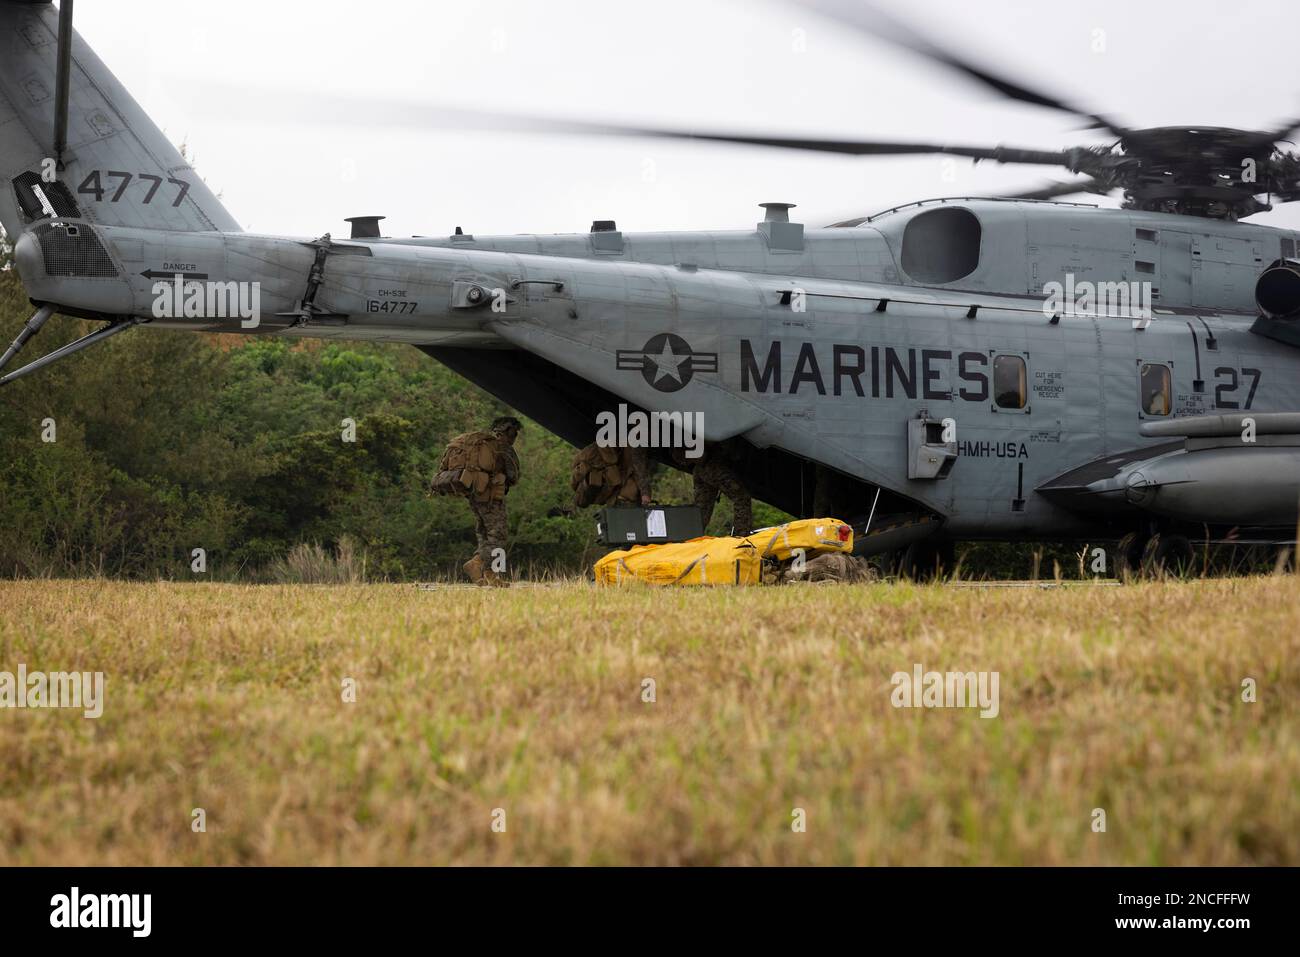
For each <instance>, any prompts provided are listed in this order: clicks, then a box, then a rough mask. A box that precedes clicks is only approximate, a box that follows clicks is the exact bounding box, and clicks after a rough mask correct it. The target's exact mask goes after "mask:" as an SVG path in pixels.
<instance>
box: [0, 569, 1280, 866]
mask: <svg viewBox="0 0 1300 957" xmlns="http://www.w3.org/2000/svg"><path fill="white" fill-rule="evenodd" d="M1298 585H1300V582H1297V580H1296V579H1295V578H1294V577H1266V578H1253V579H1235V580H1219V581H1204V582H1190V583H1160V584H1150V583H1148V584H1135V585H1127V586H1123V587H1104V586H1096V587H1092V586H1087V585H1079V586H1065V587H1060V588H954V587H945V586H910V585H891V584H873V585H863V586H842V585H841V586H806V585H805V586H797V585H796V586H786V587H780V588H775V587H774V588H762V589H758V588H755V589H748V590H728V589H719V590H713V591H707V592H706V591H686V590H680V591H673V592H667V591H657V590H650V589H643V588H638V589H629V590H624V591H619V592H614V591H600V590H597V589H596V588H595V587H594V586H589V585H586V584H585V583H572V584H561V585H547V586H534V587H526V586H525V587H516V588H514V589H511V590H509V591H497V590H492V591H481V590H475V589H472V588H469V587H454V586H449V587H441V588H436V589H429V590H421V589H419V588H417V587H415V586H411V585H405V586H402V585H358V586H333V587H331V586H283V587H280V586H260V587H259V586H235V585H217V584H169V583H159V584H123V583H113V582H98V581H77V582H63V581H40V582H7V583H3V584H0V608H3V609H4V613H3V618H2V619H0V671H10V672H15V671H16V670H17V666H18V665H19V664H20V663H21V664H25V665H26V666H27V668H28V669H29V670H36V669H43V670H46V671H62V670H73V669H77V670H90V671H103V672H104V673H105V676H106V690H105V707H104V713H103V716H102V717H100V718H99V719H97V720H90V719H86V718H84V717H82V716H81V714H80V712H75V713H74V712H71V711H52V710H44V711H37V710H9V709H6V710H0V865H11V864H272V863H274V864H316V863H320V864H342V865H346V864H453V863H454V864H1067V863H1075V862H1078V863H1095V864H1300V721H1298V720H1297V719H1298V716H1300V588H1298ZM918 663H919V664H921V665H923V666H924V667H925V668H926V669H933V670H939V671H948V670H952V671H981V670H988V671H997V672H998V673H999V675H1000V711H999V714H998V716H997V717H996V718H988V719H985V718H981V717H980V716H979V715H978V713H976V711H974V710H959V709H949V710H926V709H910V710H909V709H896V708H894V707H893V706H892V705H891V702H890V698H891V691H892V690H893V689H892V685H891V683H890V676H891V675H892V674H893V673H894V672H896V671H908V672H910V671H911V670H912V667H913V665H915V664H918ZM348 678H350V679H354V680H355V682H356V701H355V702H354V703H347V702H345V701H344V700H343V694H342V688H343V682H344V680H345V679H348ZM646 678H651V679H653V680H654V682H655V697H656V700H655V701H654V702H652V703H651V702H646V701H643V700H642V697H643V692H642V689H643V679H646ZM1246 678H1253V679H1254V680H1255V682H1257V688H1258V700H1257V701H1256V702H1254V703H1246V702H1243V701H1242V692H1241V685H1242V681H1243V679H1246ZM195 808H202V809H204V812H205V814H206V831H204V832H196V831H195V830H193V829H192V826H191V822H192V817H191V815H192V811H193V809H195ZM498 808H499V809H502V810H503V811H504V814H505V819H504V820H505V831H504V833H501V832H494V831H493V829H492V826H491V825H492V822H493V812H494V809H498ZM794 808H802V809H803V810H804V813H805V815H806V825H807V827H806V831H804V832H802V833H800V832H796V831H794V830H792V827H791V822H792V820H793V818H792V812H793V809H794ZM1094 808H1102V809H1104V810H1105V812H1106V830H1105V831H1104V832H1103V833H1098V832H1094V830H1093V826H1092V825H1093V820H1094V818H1093V809H1094ZM499 819H500V818H499V816H498V820H499Z"/></svg>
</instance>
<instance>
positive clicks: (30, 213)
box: [14, 170, 81, 223]
mask: <svg viewBox="0 0 1300 957" xmlns="http://www.w3.org/2000/svg"><path fill="white" fill-rule="evenodd" d="M14 197H15V198H16V199H17V200H18V208H19V209H21V210H22V212H23V218H24V219H25V220H26V221H27V222H29V223H34V222H36V220H38V219H45V218H46V217H47V216H63V217H67V218H68V219H80V218H81V210H80V209H79V208H78V207H77V201H76V200H74V199H73V198H72V194H71V193H69V192H68V187H66V186H64V185H63V184H62V183H59V182H54V183H46V182H44V181H43V180H42V179H41V177H40V174H39V173H33V172H31V171H30V170H29V171H28V172H26V173H20V174H19V175H17V176H15V177H14Z"/></svg>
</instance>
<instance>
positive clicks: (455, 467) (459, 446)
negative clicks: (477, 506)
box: [430, 432, 508, 503]
mask: <svg viewBox="0 0 1300 957" xmlns="http://www.w3.org/2000/svg"><path fill="white" fill-rule="evenodd" d="M501 452H502V449H501V438H500V436H498V435H497V434H496V433H495V432H466V433H464V434H463V435H458V436H456V437H455V438H454V439H452V440H451V442H450V443H448V445H447V451H445V452H443V453H442V460H441V461H440V462H439V463H438V474H437V475H435V476H434V478H433V484H432V485H431V486H430V490H431V491H432V492H433V493H434V494H435V495H463V496H465V497H466V498H469V499H472V500H473V501H475V502H483V503H486V502H500V501H502V500H504V499H505V497H506V489H507V481H508V480H507V476H506V472H505V469H504V468H503V467H502V463H501V460H500V455H501Z"/></svg>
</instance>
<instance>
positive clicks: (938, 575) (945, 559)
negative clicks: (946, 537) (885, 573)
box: [894, 541, 957, 582]
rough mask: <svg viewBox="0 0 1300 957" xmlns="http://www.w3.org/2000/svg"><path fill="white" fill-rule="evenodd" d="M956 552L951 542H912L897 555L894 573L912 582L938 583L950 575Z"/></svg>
mask: <svg viewBox="0 0 1300 957" xmlns="http://www.w3.org/2000/svg"><path fill="white" fill-rule="evenodd" d="M956 552H957V549H956V546H955V545H954V544H953V543H952V542H928V541H921V542H913V543H912V544H911V545H908V546H907V547H906V548H905V549H903V550H902V551H901V552H899V553H898V558H897V561H896V563H895V565H894V571H895V573H896V574H897V575H898V577H899V578H906V579H908V580H910V581H914V582H931V581H940V580H942V579H943V578H945V577H947V576H948V575H951V574H952V570H953V567H954V566H955V564H956Z"/></svg>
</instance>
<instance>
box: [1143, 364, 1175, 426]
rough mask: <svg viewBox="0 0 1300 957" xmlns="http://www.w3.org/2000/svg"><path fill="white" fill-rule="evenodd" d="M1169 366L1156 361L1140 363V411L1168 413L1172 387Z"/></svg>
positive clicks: (1153, 413) (1152, 413)
mask: <svg viewBox="0 0 1300 957" xmlns="http://www.w3.org/2000/svg"><path fill="white" fill-rule="evenodd" d="M1169 380H1170V376H1169V366H1166V365H1159V364H1157V363H1150V362H1147V363H1143V365H1142V411H1143V412H1145V413H1146V414H1147V415H1168V414H1169V409H1170V401H1169V400H1170V391H1171V389H1172V386H1171V383H1170V381H1169Z"/></svg>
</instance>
